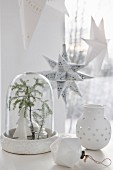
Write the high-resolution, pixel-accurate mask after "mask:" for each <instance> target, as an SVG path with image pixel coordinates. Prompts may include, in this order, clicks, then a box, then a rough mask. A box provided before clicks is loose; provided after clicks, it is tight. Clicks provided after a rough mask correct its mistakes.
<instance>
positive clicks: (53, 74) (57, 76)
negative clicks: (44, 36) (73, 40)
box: [41, 44, 92, 102]
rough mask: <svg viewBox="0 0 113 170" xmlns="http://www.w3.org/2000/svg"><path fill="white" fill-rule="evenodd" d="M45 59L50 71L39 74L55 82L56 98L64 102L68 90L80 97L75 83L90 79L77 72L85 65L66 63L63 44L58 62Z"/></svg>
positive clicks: (66, 58)
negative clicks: (60, 98) (61, 98)
mask: <svg viewBox="0 0 113 170" xmlns="http://www.w3.org/2000/svg"><path fill="white" fill-rule="evenodd" d="M45 58H46V60H47V62H48V63H49V65H50V67H51V68H52V70H50V71H45V72H41V74H43V75H44V76H45V77H47V78H48V79H49V80H50V81H51V82H56V85H57V91H58V98H59V97H60V96H62V97H63V99H64V101H65V102H66V94H67V90H68V89H69V88H70V89H71V90H72V91H74V92H75V93H76V94H78V95H79V96H81V94H80V92H79V90H78V87H77V85H76V81H83V80H84V79H90V78H92V77H91V76H89V75H86V74H84V73H81V72H79V70H80V69H82V68H83V67H85V65H79V64H74V63H69V62H68V57H67V53H66V46H65V44H63V54H62V56H60V55H59V58H58V62H56V61H54V60H52V59H50V58H48V57H45Z"/></svg>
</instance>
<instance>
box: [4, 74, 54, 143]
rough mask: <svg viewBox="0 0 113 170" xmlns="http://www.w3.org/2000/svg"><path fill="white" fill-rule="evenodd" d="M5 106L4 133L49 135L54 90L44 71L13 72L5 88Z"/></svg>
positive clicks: (23, 137)
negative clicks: (18, 73)
mask: <svg viewBox="0 0 113 170" xmlns="http://www.w3.org/2000/svg"><path fill="white" fill-rule="evenodd" d="M6 109H7V110H6V132H5V136H6V137H8V138H12V139H18V140H19V139H20V140H39V139H45V138H49V137H51V136H52V133H53V130H54V127H53V126H54V117H53V93H52V88H51V85H50V83H49V80H48V79H47V78H46V77H44V76H43V75H41V74H39V73H32V72H28V73H23V74H20V75H18V76H16V78H15V79H14V80H13V81H12V83H11V85H10V86H9V89H8V94H7V106H6Z"/></svg>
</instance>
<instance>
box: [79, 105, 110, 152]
mask: <svg viewBox="0 0 113 170" xmlns="http://www.w3.org/2000/svg"><path fill="white" fill-rule="evenodd" d="M76 135H77V137H79V138H80V141H81V145H82V146H83V147H85V148H87V149H91V150H99V149H102V148H104V147H105V146H106V145H107V144H108V143H109V141H110V138H111V126H110V122H109V121H108V120H107V119H106V118H105V117H104V107H103V106H101V105H93V104H88V105H85V106H84V114H83V115H82V116H81V117H80V118H79V120H78V121H77V125H76Z"/></svg>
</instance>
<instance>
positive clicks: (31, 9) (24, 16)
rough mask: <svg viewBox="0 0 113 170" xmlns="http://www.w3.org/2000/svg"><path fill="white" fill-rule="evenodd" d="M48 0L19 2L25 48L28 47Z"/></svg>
mask: <svg viewBox="0 0 113 170" xmlns="http://www.w3.org/2000/svg"><path fill="white" fill-rule="evenodd" d="M45 3H46V0H19V5H20V18H21V27H22V34H23V40H24V47H25V48H26V47H28V45H29V43H30V41H31V38H32V35H33V33H34V31H35V29H36V26H37V23H38V21H39V18H40V15H41V12H42V10H43V8H44V5H45Z"/></svg>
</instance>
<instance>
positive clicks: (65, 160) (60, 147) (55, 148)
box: [50, 137, 82, 167]
mask: <svg viewBox="0 0 113 170" xmlns="http://www.w3.org/2000/svg"><path fill="white" fill-rule="evenodd" d="M50 149H51V152H52V155H53V159H54V161H55V163H56V164H58V165H63V166H67V167H74V165H75V163H76V162H78V161H79V160H80V157H81V155H82V149H81V145H80V140H79V139H78V138H70V137H60V138H58V139H57V140H55V141H54V142H53V143H52V144H51V146H50Z"/></svg>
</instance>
